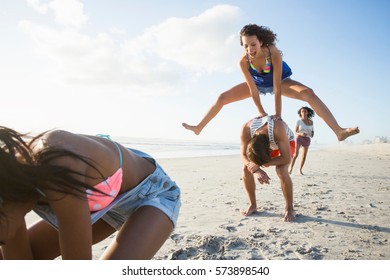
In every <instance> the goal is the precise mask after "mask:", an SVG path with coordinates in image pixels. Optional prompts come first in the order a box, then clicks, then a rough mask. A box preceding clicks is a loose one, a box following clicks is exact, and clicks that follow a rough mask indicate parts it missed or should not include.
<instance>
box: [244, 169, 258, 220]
mask: <svg viewBox="0 0 390 280" xmlns="http://www.w3.org/2000/svg"><path fill="white" fill-rule="evenodd" d="M242 181H243V182H244V188H245V192H246V194H247V196H248V199H249V207H248V208H247V210H245V211H242V212H241V214H242V215H243V216H249V215H251V214H253V213H256V212H257V203H256V184H255V179H254V178H253V174H252V173H251V172H250V171H249V170H248V168H247V167H246V166H245V165H244V166H243V175H242Z"/></svg>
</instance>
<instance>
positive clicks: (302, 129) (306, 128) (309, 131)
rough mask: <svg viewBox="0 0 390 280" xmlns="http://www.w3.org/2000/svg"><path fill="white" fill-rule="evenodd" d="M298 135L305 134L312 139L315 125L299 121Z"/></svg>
mask: <svg viewBox="0 0 390 280" xmlns="http://www.w3.org/2000/svg"><path fill="white" fill-rule="evenodd" d="M297 127H298V133H305V134H306V136H307V137H311V136H312V135H313V131H314V128H313V125H307V124H305V123H304V122H303V121H302V120H301V119H299V120H298V121H297Z"/></svg>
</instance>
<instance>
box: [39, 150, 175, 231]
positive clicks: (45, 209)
mask: <svg viewBox="0 0 390 280" xmlns="http://www.w3.org/2000/svg"><path fill="white" fill-rule="evenodd" d="M129 150H131V151H132V152H135V153H136V154H138V155H140V156H143V157H144V155H146V154H144V153H143V152H140V151H137V150H133V149H129ZM145 158H146V159H148V160H150V161H152V162H153V163H154V164H155V166H156V169H155V171H154V172H153V173H152V174H150V175H149V176H148V177H146V178H145V179H144V180H143V181H142V182H141V183H140V184H138V185H137V186H136V187H134V188H133V189H131V190H129V191H127V192H125V193H122V194H120V195H118V196H117V197H116V198H115V199H114V201H112V202H111V203H110V204H109V205H108V206H107V207H105V208H104V209H102V210H99V211H97V212H93V213H92V214H91V222H92V224H94V223H95V222H96V221H98V220H99V219H103V220H104V221H106V222H107V223H108V224H109V225H111V226H112V227H113V228H115V229H116V230H119V229H120V227H121V226H122V225H123V224H124V223H125V222H126V220H127V219H128V218H129V217H130V216H131V215H132V214H133V213H134V212H135V211H137V209H139V208H140V207H143V206H151V207H155V208H157V209H159V210H161V211H162V212H163V213H165V214H166V215H167V216H168V218H169V219H170V220H171V221H172V224H173V226H174V227H175V226H176V223H177V219H178V216H179V210H180V206H181V202H180V188H179V187H178V186H177V185H176V183H175V182H174V181H172V180H171V179H170V178H169V176H168V175H167V174H166V173H165V172H164V170H163V169H162V168H161V166H160V165H159V164H157V163H156V162H155V160H154V159H152V158H151V157H149V156H145ZM33 210H34V212H36V213H37V214H38V215H39V216H40V217H41V218H43V219H44V220H45V221H47V222H48V223H50V224H51V225H52V226H53V227H55V228H57V229H58V222H57V217H56V216H55V214H54V213H53V211H52V210H51V209H50V207H49V206H48V205H36V206H35V207H34V209H33Z"/></svg>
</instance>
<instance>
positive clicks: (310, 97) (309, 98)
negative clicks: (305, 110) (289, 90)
mask: <svg viewBox="0 0 390 280" xmlns="http://www.w3.org/2000/svg"><path fill="white" fill-rule="evenodd" d="M302 96H303V97H304V98H303V99H304V100H305V101H306V102H308V103H310V102H314V101H316V100H317V99H318V96H317V95H316V94H315V92H314V90H312V89H311V88H306V89H304V90H303V91H302Z"/></svg>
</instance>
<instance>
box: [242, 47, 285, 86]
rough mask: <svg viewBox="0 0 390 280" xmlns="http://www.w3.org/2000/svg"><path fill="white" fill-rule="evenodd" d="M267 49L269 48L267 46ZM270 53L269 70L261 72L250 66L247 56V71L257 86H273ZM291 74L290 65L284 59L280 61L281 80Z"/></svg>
mask: <svg viewBox="0 0 390 280" xmlns="http://www.w3.org/2000/svg"><path fill="white" fill-rule="evenodd" d="M268 50H269V48H268ZM269 54H270V59H271V71H270V72H269V73H262V72H259V71H257V70H256V69H254V68H252V67H251V65H250V61H249V58H248V64H249V73H251V75H252V78H253V81H254V82H255V84H256V86H258V87H273V86H274V81H273V72H274V68H273V65H272V57H271V52H269ZM291 75H292V71H291V68H290V66H288V64H287V63H286V62H284V61H282V80H283V79H285V78H287V77H290V76H291Z"/></svg>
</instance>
